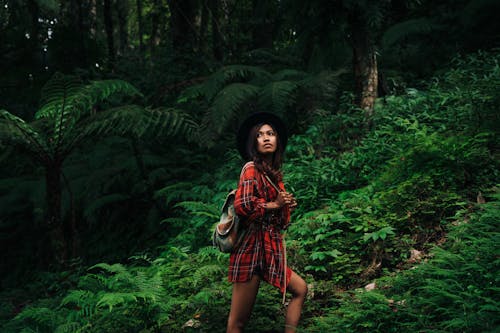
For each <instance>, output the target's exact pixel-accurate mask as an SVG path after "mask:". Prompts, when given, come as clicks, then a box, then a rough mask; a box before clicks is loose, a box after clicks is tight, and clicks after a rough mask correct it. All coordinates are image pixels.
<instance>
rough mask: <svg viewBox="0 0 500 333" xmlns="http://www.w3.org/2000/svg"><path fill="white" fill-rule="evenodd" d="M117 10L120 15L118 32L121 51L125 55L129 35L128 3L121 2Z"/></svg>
mask: <svg viewBox="0 0 500 333" xmlns="http://www.w3.org/2000/svg"><path fill="white" fill-rule="evenodd" d="M116 10H117V14H118V31H119V36H120V39H119V41H120V44H119V45H120V47H119V50H120V52H121V53H122V54H123V53H124V52H125V51H126V50H127V48H128V33H127V19H128V3H127V2H126V1H119V2H118V4H117V8H116Z"/></svg>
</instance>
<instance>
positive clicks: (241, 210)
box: [234, 163, 286, 221]
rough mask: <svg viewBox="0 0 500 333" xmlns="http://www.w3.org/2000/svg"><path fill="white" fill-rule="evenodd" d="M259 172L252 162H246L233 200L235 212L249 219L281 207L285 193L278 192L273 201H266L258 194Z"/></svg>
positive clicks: (283, 203) (259, 216)
mask: <svg viewBox="0 0 500 333" xmlns="http://www.w3.org/2000/svg"><path fill="white" fill-rule="evenodd" d="M258 177H259V173H258V171H257V169H256V168H255V165H254V164H253V163H247V164H245V166H244V167H243V170H242V171H241V176H240V181H239V184H238V189H237V190H236V196H235V200H234V208H235V211H236V214H238V215H239V216H241V217H244V218H245V220H247V221H251V220H255V219H258V218H261V217H263V216H264V214H265V212H266V211H269V210H276V209H280V208H282V207H283V206H284V205H285V204H286V202H285V200H286V199H285V195H286V193H281V192H280V193H279V194H278V196H277V197H276V200H275V201H271V202H266V200H265V198H263V197H262V196H261V195H259V191H258V180H257V178H258Z"/></svg>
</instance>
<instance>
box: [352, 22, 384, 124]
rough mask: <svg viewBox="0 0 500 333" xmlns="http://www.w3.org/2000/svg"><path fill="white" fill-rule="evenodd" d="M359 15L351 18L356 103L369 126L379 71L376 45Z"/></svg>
mask: <svg viewBox="0 0 500 333" xmlns="http://www.w3.org/2000/svg"><path fill="white" fill-rule="evenodd" d="M359 17H360V16H359V15H355V14H354V15H353V14H351V16H350V26H351V42H352V50H353V69H354V81H355V90H356V91H355V93H356V102H357V103H358V105H359V107H360V108H362V109H363V110H365V115H366V117H367V120H368V124H370V123H371V118H372V116H373V110H374V106H375V99H376V98H377V87H378V69H377V56H376V52H375V51H376V48H375V43H374V41H373V40H372V38H371V34H370V31H369V30H368V29H367V28H366V27H367V24H366V22H362V21H361V20H360V19H359Z"/></svg>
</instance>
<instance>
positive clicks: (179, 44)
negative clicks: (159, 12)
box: [168, 0, 196, 55]
mask: <svg viewBox="0 0 500 333" xmlns="http://www.w3.org/2000/svg"><path fill="white" fill-rule="evenodd" d="M168 6H169V8H170V31H171V34H172V47H173V49H174V52H175V53H176V54H177V55H180V54H182V53H183V52H185V51H190V50H192V48H193V46H194V43H195V41H196V38H195V34H196V29H195V26H194V18H195V16H196V11H195V1H194V0H169V1H168Z"/></svg>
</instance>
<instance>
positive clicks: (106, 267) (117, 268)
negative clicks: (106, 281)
mask: <svg viewBox="0 0 500 333" xmlns="http://www.w3.org/2000/svg"><path fill="white" fill-rule="evenodd" d="M94 268H100V269H102V270H103V271H105V272H108V273H114V274H120V275H125V276H130V273H129V272H128V270H127V267H125V266H123V265H122V264H113V265H110V264H107V263H99V264H95V265H94V266H91V267H89V269H88V270H92V269H94Z"/></svg>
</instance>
